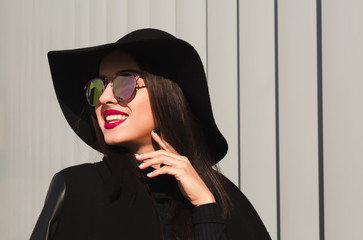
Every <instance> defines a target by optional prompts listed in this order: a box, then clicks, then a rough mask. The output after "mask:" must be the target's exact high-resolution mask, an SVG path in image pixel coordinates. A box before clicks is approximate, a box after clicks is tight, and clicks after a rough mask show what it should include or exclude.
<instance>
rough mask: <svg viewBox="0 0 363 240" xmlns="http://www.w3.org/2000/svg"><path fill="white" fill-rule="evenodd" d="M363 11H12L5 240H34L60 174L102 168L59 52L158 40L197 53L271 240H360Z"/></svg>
mask: <svg viewBox="0 0 363 240" xmlns="http://www.w3.org/2000/svg"><path fill="white" fill-rule="evenodd" d="M362 12H363V3H362V2H361V1H358V0H344V1H343V0H330V1H323V2H321V1H320V0H293V1H291V0H280V1H278V0H275V1H272V0H270V1H267V0H261V1H255V0H240V1H237V0H233V1H232V0H228V1H218V0H198V1H196V0H128V1H127V0H109V1H98V0H89V1H86V0H62V1H60V0H59V1H58V0H53V1H48V0H16V1H14V0H3V1H1V3H0V13H1V14H0V35H1V46H0V48H1V54H0V76H1V78H0V82H1V84H2V87H1V88H0V97H1V101H0V158H1V161H0V212H1V215H0V232H1V236H2V238H3V239H26V238H28V237H29V236H30V233H31V231H32V228H33V226H34V224H35V221H36V219H37V217H38V215H39V212H40V210H41V208H42V205H43V201H44V198H45V194H46V191H47V188H48V185H49V182H50V179H51V177H52V175H53V174H54V173H56V172H58V171H59V170H61V169H62V168H65V167H67V166H70V165H75V164H79V163H84V162H96V161H99V160H100V158H101V155H100V154H98V153H96V152H94V151H92V150H90V149H89V148H88V147H87V146H86V145H85V144H84V143H82V142H81V141H80V140H79V139H78V138H77V137H76V136H75V135H74V134H73V132H72V131H71V129H70V128H69V126H68V125H67V123H66V122H65V120H64V118H63V116H62V113H61V111H60V108H59V106H58V103H57V100H56V97H55V94H54V90H53V88H52V83H51V79H50V73H49V69H48V64H47V58H46V54H47V52H48V51H49V50H55V49H65V48H76V47H85V46H91V45H97V44H103V43H106V42H113V41H116V40H117V39H118V38H120V37H121V36H123V35H124V34H126V33H127V32H129V31H132V30H135V29H138V28H144V27H154V28H160V29H163V30H166V31H168V32H170V33H172V34H174V35H176V36H178V37H180V38H183V39H185V40H186V41H188V42H190V43H191V44H192V45H193V46H194V47H195V48H196V49H197V51H198V52H199V53H200V55H201V58H202V60H203V63H204V65H205V69H206V71H207V74H208V81H209V86H210V93H211V97H212V104H213V109H214V113H215V117H216V120H217V123H218V126H219V127H220V129H221V131H222V132H223V134H224V135H225V137H226V138H227V140H228V142H229V146H230V149H229V153H228V155H227V156H226V158H225V159H224V160H223V161H222V162H221V164H220V165H221V167H222V170H223V172H224V173H225V175H227V176H228V177H229V178H230V179H231V180H232V181H233V182H234V183H235V184H236V185H238V186H240V188H241V189H242V191H243V192H244V193H245V194H246V195H247V197H248V198H249V199H250V200H251V202H252V203H253V204H254V206H255V208H256V209H257V211H258V212H259V213H260V216H261V218H262V219H263V221H264V222H265V224H266V227H267V228H268V230H269V232H270V234H271V237H272V238H273V239H283V240H290V239H294V240H295V239H297V240H299V239H301V240H306V239H320V240H323V239H329V240H330V239H332V240H335V239H336V240H338V239H339V240H340V239H361V233H360V232H361V227H362V226H363V189H362V187H361V185H362V183H363V57H362V56H363V45H362V44H361V43H362V42H363V28H362V27H361V25H362V23H363V14H362Z"/></svg>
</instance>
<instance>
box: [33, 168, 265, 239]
mask: <svg viewBox="0 0 363 240" xmlns="http://www.w3.org/2000/svg"><path fill="white" fill-rule="evenodd" d="M159 177H162V178H165V180H166V179H168V178H170V179H173V178H172V177H170V176H159ZM155 179H156V178H155ZM170 179H169V180H170ZM165 180H164V179H163V180H162V182H164V183H166V185H165V186H163V187H162V189H168V188H169V185H171V184H173V185H175V186H176V184H174V182H173V181H169V180H166V181H165ZM226 182H227V184H226V190H227V193H228V194H229V195H230V197H231V199H232V204H233V209H232V211H231V217H230V218H229V219H227V220H226V222H225V223H223V222H219V220H212V221H215V224H217V225H215V226H217V227H216V229H214V228H212V229H213V231H217V232H218V231H222V234H223V235H224V238H222V239H225V235H226V236H227V238H228V239H246V240H249V239H251V240H252V239H255V240H265V239H270V236H269V234H268V232H267V231H266V228H265V227H264V225H263V223H262V221H261V219H260V218H259V216H258V214H257V213H256V211H255V209H254V208H253V206H252V205H251V204H250V202H249V201H248V200H247V198H246V197H245V196H244V195H243V193H242V192H241V191H240V190H239V189H238V188H237V187H236V186H235V185H234V184H233V183H231V182H230V181H229V180H228V179H226ZM159 185H160V184H159ZM112 188H113V177H112V174H111V172H110V170H109V169H108V167H107V165H106V164H105V163H104V162H99V163H95V164H82V165H79V166H75V167H70V168H67V169H64V170H62V171H61V172H59V173H57V174H56V175H55V176H54V177H53V180H52V182H51V185H50V187H49V191H48V194H47V198H46V201H45V205H44V208H43V210H42V212H41V215H40V217H39V219H38V222H37V224H36V226H35V228H34V231H33V233H32V236H31V238H30V239H31V240H35V239H37V240H45V239H46V240H50V239H52V240H57V239H67V240H69V239H78V240H79V239H87V240H92V239H107V240H109V239H161V236H162V232H163V230H162V227H161V226H160V220H159V217H158V214H156V212H155V207H154V206H153V205H152V201H149V200H148V199H150V194H148V193H147V191H145V188H144V187H143V184H141V183H138V182H132V183H131V182H130V181H128V180H127V178H126V180H125V181H124V182H123V185H122V191H121V193H122V194H120V198H119V199H118V200H117V201H112V202H110V199H109V196H110V194H109V193H110V192H111V191H112ZM198 214H199V213H198ZM194 217H195V216H194ZM223 232H225V234H224V233H223ZM202 235H203V234H202ZM207 235H208V234H207ZM213 238H217V237H216V236H215V235H213ZM203 239H204V238H203ZM205 239H211V236H209V237H207V238H205Z"/></svg>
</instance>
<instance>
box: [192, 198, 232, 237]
mask: <svg viewBox="0 0 363 240" xmlns="http://www.w3.org/2000/svg"><path fill="white" fill-rule="evenodd" d="M193 224H194V239H195V240H204V239H206V240H207V239H208V240H225V239H227V237H226V233H225V224H224V221H223V218H222V215H221V211H220V208H219V206H218V204H217V203H209V204H204V205H200V206H198V207H195V208H194V209H193Z"/></svg>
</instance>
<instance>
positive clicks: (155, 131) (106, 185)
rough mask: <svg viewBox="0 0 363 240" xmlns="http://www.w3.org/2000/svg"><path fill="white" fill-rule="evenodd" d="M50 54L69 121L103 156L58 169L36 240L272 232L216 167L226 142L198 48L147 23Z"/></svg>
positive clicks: (202, 236) (259, 235)
mask: <svg viewBox="0 0 363 240" xmlns="http://www.w3.org/2000/svg"><path fill="white" fill-rule="evenodd" d="M48 56H49V62H50V67H51V72H52V77H53V83H54V86H55V91H56V93H57V97H58V100H59V103H60V106H61V108H62V111H63V113H64V115H65V118H66V119H67V121H68V123H69V124H70V126H71V127H72V128H73V130H74V131H75V132H76V133H77V135H78V136H79V137H80V138H82V139H83V140H84V141H85V142H86V143H87V144H88V145H89V146H91V147H93V148H95V149H96V150H98V151H100V152H102V153H103V154H104V158H103V161H101V162H98V163H94V164H83V165H79V166H73V167H70V168H67V169H64V170H62V171H61V172H59V173H57V174H56V175H55V176H54V178H53V180H52V183H51V186H50V188H49V192H48V196H47V199H46V202H45V206H44V209H43V211H42V213H41V215H40V217H39V219H38V222H37V224H36V226H35V229H34V231H33V234H32V236H31V239H183V240H184V239H208V240H213V239H261V240H264V239H270V237H269V234H268V233H267V231H266V229H265V227H264V225H263V223H262V222H261V220H260V218H259V216H258V214H257V213H256V211H255V210H254V208H253V206H252V205H251V204H250V203H249V201H248V200H247V199H246V197H245V196H244V195H243V194H242V193H241V192H240V191H239V189H238V188H237V187H236V186H234V185H233V184H232V183H231V182H230V181H229V180H228V179H226V178H225V177H224V176H223V175H222V174H221V173H219V172H218V171H216V170H215V169H214V168H213V166H214V165H215V164H216V163H218V161H219V160H221V159H222V158H223V157H224V156H225V154H226V152H227V149H228V146H227V143H226V141H225V139H224V137H223V135H222V134H221V133H220V132H219V130H218V128H217V126H216V124H215V121H214V118H213V114H212V109H211V104H210V99H209V93H208V87H207V82H206V77H205V73H204V68H203V65H202V63H201V60H200V58H199V55H198V54H197V52H196V51H195V50H194V48H193V47H192V46H191V45H189V44H188V43H186V42H185V41H183V40H180V39H177V38H175V37H174V36H172V35H170V34H168V33H166V32H163V31H160V30H156V29H142V30H138V31H135V32H132V33H130V34H128V35H126V36H124V37H123V38H121V39H120V40H119V41H117V42H116V43H114V44H106V45H102V46H98V47H92V48H84V49H76V50H66V51H55V52H50V53H49V55H48ZM70 86H71V87H70ZM84 90H85V91H86V98H84V92H83V91H84ZM70 96H72V97H70Z"/></svg>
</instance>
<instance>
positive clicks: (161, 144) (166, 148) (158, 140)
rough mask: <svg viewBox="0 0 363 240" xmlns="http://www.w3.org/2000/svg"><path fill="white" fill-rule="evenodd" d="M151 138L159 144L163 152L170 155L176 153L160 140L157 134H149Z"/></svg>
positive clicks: (153, 132)
mask: <svg viewBox="0 0 363 240" xmlns="http://www.w3.org/2000/svg"><path fill="white" fill-rule="evenodd" d="M151 136H152V138H153V139H154V140H155V142H157V143H158V144H159V146H160V147H161V149H164V150H165V151H168V152H171V153H176V154H177V153H178V152H177V151H176V150H175V149H174V148H173V147H172V146H171V145H170V144H169V143H168V142H167V141H165V140H164V139H162V138H161V137H160V136H159V134H157V133H156V132H155V131H154V130H153V131H152V132H151Z"/></svg>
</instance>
